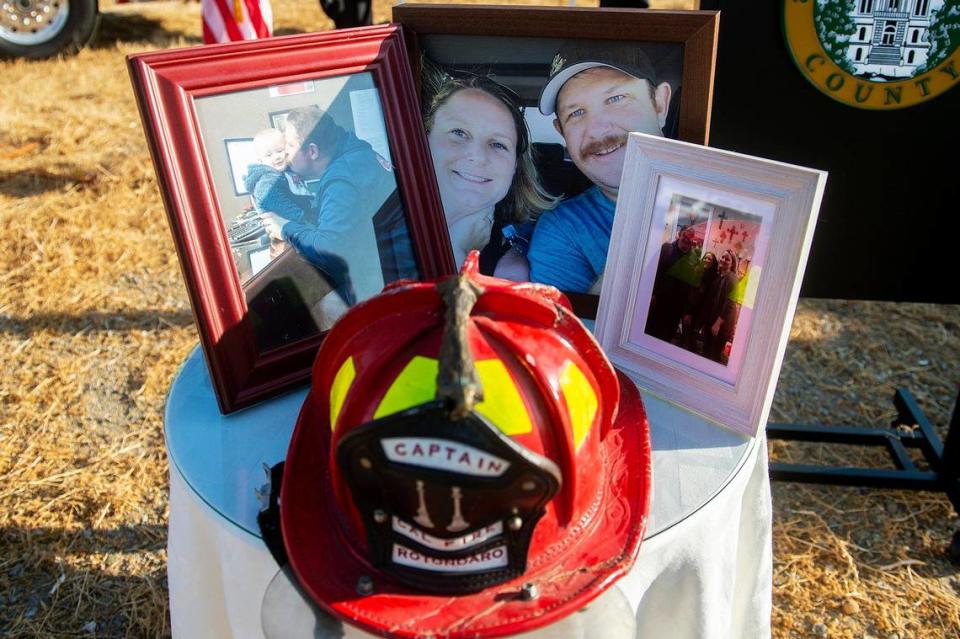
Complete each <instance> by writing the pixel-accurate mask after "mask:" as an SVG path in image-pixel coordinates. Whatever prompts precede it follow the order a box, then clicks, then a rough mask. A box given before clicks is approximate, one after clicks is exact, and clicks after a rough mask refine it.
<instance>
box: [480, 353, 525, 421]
mask: <svg viewBox="0 0 960 639" xmlns="http://www.w3.org/2000/svg"><path fill="white" fill-rule="evenodd" d="M476 366H477V373H478V374H479V375H480V383H481V384H483V396H484V397H485V398H489V399H490V401H489V402H487V401H482V402H480V403H479V404H477V412H478V413H480V414H481V415H483V416H484V417H486V418H487V419H489V420H490V423H492V424H493V425H494V426H496V427H497V428H499V429H500V432H502V433H503V434H504V435H510V436H513V435H523V434H524V433H529V432H530V431H531V430H533V425H532V424H531V423H530V415H529V414H528V413H527V407H526V406H524V405H523V399H521V398H520V392H519V391H518V390H517V385H516V384H514V383H513V379H512V378H511V377H510V373H508V372H507V367H506V366H504V365H503V362H501V361H500V360H499V359H485V360H483V361H481V362H477V363H476Z"/></svg>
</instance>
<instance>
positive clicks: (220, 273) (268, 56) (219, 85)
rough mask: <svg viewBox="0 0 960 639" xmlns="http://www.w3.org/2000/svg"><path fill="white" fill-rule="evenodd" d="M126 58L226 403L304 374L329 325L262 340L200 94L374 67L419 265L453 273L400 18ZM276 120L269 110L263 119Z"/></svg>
mask: <svg viewBox="0 0 960 639" xmlns="http://www.w3.org/2000/svg"><path fill="white" fill-rule="evenodd" d="M128 67H129V71H130V75H131V80H132V82H133V86H134V90H135V93H136V96H137V101H138V106H139V108H140V115H141V118H142V120H143V126H144V131H145V134H146V137H147V141H148V143H149V146H150V151H151V155H152V157H153V162H154V167H155V169H156V172H157V177H158V181H159V184H160V190H161V194H162V196H163V201H164V205H165V207H166V211H167V215H168V218H169V222H170V228H171V230H172V233H173V239H174V243H175V245H176V250H177V253H178V256H179V258H180V265H181V269H182V272H183V277H184V280H185V281H186V284H187V289H188V291H189V295H190V301H191V304H192V307H193V312H194V317H195V319H196V322H197V327H198V330H199V334H200V342H201V344H202V346H203V350H204V354H205V356H206V361H207V365H208V367H209V369H210V376H211V379H212V381H213V386H214V389H215V391H216V395H217V400H218V402H219V405H220V409H221V411H222V412H224V413H229V412H232V411H235V410H237V409H239V408H243V407H245V406H249V405H251V404H253V403H255V402H257V401H260V400H262V399H265V398H267V397H270V396H272V395H276V394H278V393H280V392H281V391H283V390H285V389H288V388H290V387H292V386H294V385H297V384H300V383H302V382H304V381H305V380H307V379H308V378H309V375H310V368H311V364H312V362H313V359H314V357H315V355H316V352H317V349H318V347H319V345H320V342H321V341H322V339H323V334H322V333H321V332H319V331H317V332H316V334H313V335H310V336H308V337H305V338H303V339H299V340H297V341H294V342H293V343H289V344H284V345H282V346H279V347H277V348H272V349H268V350H264V349H262V348H260V347H258V346H257V343H256V341H255V335H254V329H253V325H252V319H251V315H250V312H249V309H248V306H247V302H246V297H245V293H244V290H243V288H242V285H241V281H240V275H239V273H238V266H237V264H236V263H235V261H234V257H233V253H232V252H231V247H230V243H229V241H228V236H227V229H226V224H225V221H224V220H225V218H224V216H223V214H222V211H221V204H220V202H219V199H218V195H217V191H216V188H215V184H214V172H213V170H212V168H211V163H210V160H209V157H210V156H209V155H208V154H210V153H212V150H211V149H210V148H209V146H210V145H207V146H206V147H205V145H204V141H203V137H202V131H201V121H200V118H199V116H198V110H197V107H196V103H195V101H196V100H198V99H201V98H205V97H208V96H216V95H221V94H228V93H235V92H242V91H247V90H253V89H262V88H265V87H272V86H277V85H286V84H290V83H296V82H301V81H310V80H323V79H326V78H335V77H338V76H352V75H354V74H370V77H372V81H373V85H374V87H375V88H376V90H377V93H378V96H379V99H380V104H381V105H382V111H383V119H384V123H385V128H386V137H387V141H388V144H389V154H390V156H391V160H392V164H393V167H394V176H395V178H396V182H397V191H398V192H399V196H400V200H401V202H402V206H403V211H404V213H405V216H406V222H407V228H408V229H409V235H410V239H411V241H412V247H413V251H414V254H415V259H416V263H417V264H416V266H417V270H418V272H419V275H420V276H421V277H422V278H434V277H439V276H441V275H444V274H448V273H452V272H454V270H455V265H454V264H453V257H452V251H451V249H450V245H449V240H448V239H447V232H446V224H445V222H444V218H443V212H442V209H441V205H440V199H439V195H438V191H437V187H436V181H435V179H434V173H433V168H432V164H431V161H430V155H429V151H428V148H427V143H426V138H425V136H424V133H423V128H422V126H421V123H420V115H419V107H418V102H417V96H416V92H415V87H414V81H413V74H412V72H411V68H410V63H409V59H408V57H407V51H406V47H405V43H404V40H403V38H402V36H401V33H400V31H399V27H397V26H394V25H385V26H374V27H362V28H358V29H347V30H342V31H334V32H326V33H317V34H303V35H294V36H286V37H278V38H270V39H266V40H257V41H250V42H239V43H231V44H225V45H215V46H205V47H192V48H187V49H178V50H169V51H160V52H154V53H144V54H136V55H131V56H129V57H128ZM265 108H267V107H265ZM267 110H269V109H268V108H267ZM268 126H270V122H269V120H268V121H265V122H264V127H268ZM250 135H253V132H252V131H251V132H250ZM220 146H222V144H221V145H220ZM261 351H263V352H261Z"/></svg>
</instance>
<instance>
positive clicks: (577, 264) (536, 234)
mask: <svg viewBox="0 0 960 639" xmlns="http://www.w3.org/2000/svg"><path fill="white" fill-rule="evenodd" d="M616 208H617V203H616V202H614V201H613V200H611V199H609V198H608V197H607V196H605V195H604V194H603V192H602V191H601V190H600V189H599V188H598V187H596V186H593V187H590V188H589V189H587V190H586V191H584V192H583V193H581V194H580V195H578V196H577V197H575V198H571V199H569V200H566V201H564V202H561V203H560V206H558V207H557V208H555V209H553V210H552V211H547V212H546V213H544V214H543V215H542V216H540V219H539V220H537V226H536V227H535V228H534V230H533V241H532V242H531V243H530V252H529V253H528V254H527V258H528V259H529V260H530V281H532V282H539V283H541V284H550V285H552V286H556V287H557V288H559V289H560V290H563V291H572V292H574V293H586V292H587V291H588V290H590V287H591V286H593V283H594V282H596V281H597V278H599V277H600V275H601V274H602V273H603V267H604V265H606V263H607V249H608V248H609V247H610V231H611V229H612V228H613V214H614V211H615V210H616Z"/></svg>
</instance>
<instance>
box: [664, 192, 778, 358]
mask: <svg viewBox="0 0 960 639" xmlns="http://www.w3.org/2000/svg"><path fill="white" fill-rule="evenodd" d="M760 225H761V218H760V216H757V215H751V214H750V213H746V212H743V211H737V210H733V209H730V208H727V207H723V206H719V205H716V204H713V203H710V202H706V201H703V200H699V199H696V198H691V197H687V196H685V195H681V194H676V195H674V196H673V197H672V198H671V200H670V206H669V209H668V211H667V215H666V223H665V224H664V231H663V244H662V245H661V247H660V254H659V256H658V260H657V271H656V276H655V279H654V283H653V294H652V296H651V299H650V309H649V312H648V314H647V324H646V328H645V332H646V334H648V335H650V336H652V337H655V338H657V339H659V340H662V341H664V342H667V343H670V344H673V345H674V346H677V347H679V348H683V349H685V350H687V351H690V352H692V353H695V354H697V355H700V356H703V357H706V358H708V359H710V360H712V361H714V362H718V363H720V364H723V365H726V364H727V362H728V361H729V358H730V352H731V348H732V346H733V342H734V340H735V338H736V331H737V320H738V318H739V316H740V308H741V306H742V305H743V302H744V297H745V295H746V293H747V290H748V287H749V286H752V287H756V285H757V282H750V281H749V280H750V278H754V279H756V277H758V274H756V273H754V272H752V271H751V268H750V265H751V262H752V261H753V256H754V251H755V245H756V242H757V239H758V238H759V236H760ZM754 270H756V269H754Z"/></svg>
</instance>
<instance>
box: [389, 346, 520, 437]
mask: <svg viewBox="0 0 960 639" xmlns="http://www.w3.org/2000/svg"><path fill="white" fill-rule="evenodd" d="M476 367H477V374H479V375H480V383H481V384H482V385H483V394H484V397H489V398H490V399H491V401H490V402H485V401H484V402H480V403H478V404H477V406H476V410H477V412H478V413H480V414H481V415H483V416H484V417H486V418H487V419H489V420H490V422H491V423H493V425H494V426H496V427H497V428H499V429H500V431H501V432H503V434H505V435H522V434H524V433H529V432H530V431H531V430H533V425H532V424H531V423H530V415H528V414H527V408H526V406H524V404H523V399H521V398H520V392H519V391H518V390H517V387H516V385H515V384H514V383H513V379H511V377H510V373H508V372H507V368H506V367H505V366H504V365H503V362H501V361H500V360H499V359H487V360H483V361H480V362H476ZM438 369H439V363H438V362H437V360H435V359H432V358H429V357H423V356H420V355H417V356H416V357H414V358H413V359H411V360H410V362H409V363H408V364H407V365H406V366H405V367H404V368H403V370H402V371H400V374H399V375H397V378H396V379H395V380H393V384H391V385H390V388H389V389H387V392H386V394H385V395H384V396H383V400H381V401H380V405H379V406H377V410H376V411H375V412H374V414H373V418H374V419H380V418H381V417H386V416H387V415H392V414H394V413H399V412H400V411H402V410H406V409H408V408H412V407H414V406H418V405H420V404H425V403H426V402H430V401H433V400H434V399H436V397H437V371H438Z"/></svg>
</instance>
